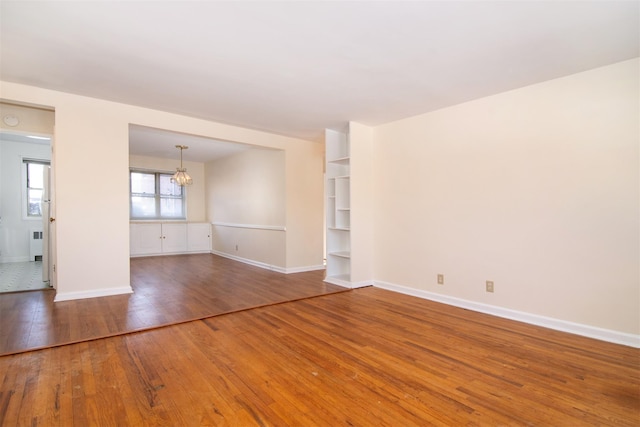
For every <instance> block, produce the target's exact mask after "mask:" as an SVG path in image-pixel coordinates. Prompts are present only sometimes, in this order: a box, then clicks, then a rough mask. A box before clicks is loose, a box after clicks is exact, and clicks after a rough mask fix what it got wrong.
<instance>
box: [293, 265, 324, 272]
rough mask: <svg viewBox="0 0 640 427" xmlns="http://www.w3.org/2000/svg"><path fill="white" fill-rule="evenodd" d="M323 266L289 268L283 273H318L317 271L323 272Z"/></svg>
mask: <svg viewBox="0 0 640 427" xmlns="http://www.w3.org/2000/svg"><path fill="white" fill-rule="evenodd" d="M324 268H325V267H324V265H323V264H319V265H308V266H306V267H291V268H286V269H285V273H286V274H291V273H304V272H305V271H318V270H324Z"/></svg>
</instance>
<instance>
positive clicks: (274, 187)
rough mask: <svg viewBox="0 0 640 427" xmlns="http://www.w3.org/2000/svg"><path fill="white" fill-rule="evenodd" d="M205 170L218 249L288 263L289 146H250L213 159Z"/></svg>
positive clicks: (257, 259)
mask: <svg viewBox="0 0 640 427" xmlns="http://www.w3.org/2000/svg"><path fill="white" fill-rule="evenodd" d="M205 173H206V182H207V185H206V188H207V191H206V200H207V217H208V220H209V222H212V223H214V226H213V250H214V251H215V252H216V253H220V254H225V255H230V256H232V257H238V258H242V259H243V260H247V261H251V262H255V263H259V264H263V265H266V266H276V267H280V268H281V269H285V268H286V239H285V237H286V234H285V233H286V231H285V224H286V185H285V184H286V175H285V152H284V151H282V150H267V149H249V150H247V151H242V152H240V153H237V154H234V155H231V156H227V157H224V158H222V159H218V160H216V161H213V162H209V163H207V164H206V165H205ZM221 223H224V224H227V225H221ZM269 227H273V228H274V229H268V228H269ZM265 228H267V229H265Z"/></svg>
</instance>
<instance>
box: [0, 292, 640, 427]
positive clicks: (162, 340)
mask: <svg viewBox="0 0 640 427" xmlns="http://www.w3.org/2000/svg"><path fill="white" fill-rule="evenodd" d="M0 424H1V425H6V426H27V425H28V426H41V425H44V426H72V425H76V426H92V425H101V426H124V425H136V426H145V425H149V426H177V425H180V426H204V425H219V426H225V425H226V426H254V425H259V426H287V425H291V426H339V425H345V426H372V425H376V426H378V425H380V426H425V425H441V426H457V425H475V426H498V425H500V426H520V425H528V426H530V425H535V426H588V425H599V426H614V425H615V426H638V425H640V350H638V349H633V348H630V347H624V346H621V345H616V344H609V343H605V342H601V341H596V340H592V339H588V338H583V337H579V336H574V335H570V334H566V333H562V332H557V331H552V330H547V329H544V328H541V327H536V326H532V325H527V324H523V323H518V322H514V321H510V320H506V319H500V318H496V317H492V316H489V315H485V314H481V313H475V312H471V311H467V310H463V309H459V308H455V307H450V306H446V305H443V304H438V303H434V302H431V301H426V300H421V299H418V298H414V297H410V296H406V295H401V294H396V293H393V292H390V291H386V290H382V289H377V288H362V289H357V290H353V291H349V292H342V293H334V294H330V295H325V296H321V297H317V298H311V299H305V300H298V301H295V302H290V303H285V304H279V305H272V306H266V307H262V308H257V309H253V310H247V311H241V312H237V313H233V314H228V315H223V316H218V317H212V318H208V319H205V320H198V321H193V322H188V323H183V324H180V325H176V326H169V327H165V328H160V329H154V330H149V331H145V332H138V333H132V334H127V335H122V336H117V337H111V338H105V339H100V340H94V341H88V342H83V343H79V344H73V345H67V346H62V347H56V348H51V349H46V350H40V351H34V352H30V353H24V354H18V355H12V356H5V357H1V358H0Z"/></svg>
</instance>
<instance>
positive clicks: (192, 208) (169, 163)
mask: <svg viewBox="0 0 640 427" xmlns="http://www.w3.org/2000/svg"><path fill="white" fill-rule="evenodd" d="M183 164H184V167H185V168H187V172H188V173H189V175H190V176H191V178H193V184H192V185H189V186H187V187H186V192H187V221H189V222H205V221H206V220H205V217H206V216H205V195H204V187H205V184H204V163H199V162H188V161H183ZM129 166H130V167H131V168H138V169H145V170H152V171H162V172H168V173H174V172H175V171H176V167H177V166H179V160H176V159H162V158H158V157H147V156H134V155H130V156H129Z"/></svg>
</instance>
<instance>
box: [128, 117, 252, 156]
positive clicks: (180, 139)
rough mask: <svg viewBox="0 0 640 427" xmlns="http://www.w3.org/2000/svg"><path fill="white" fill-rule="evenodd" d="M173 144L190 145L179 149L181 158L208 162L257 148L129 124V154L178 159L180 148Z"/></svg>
mask: <svg viewBox="0 0 640 427" xmlns="http://www.w3.org/2000/svg"><path fill="white" fill-rule="evenodd" d="M176 145H186V146H188V147H189V148H188V149H186V150H183V152H182V153H183V154H182V157H183V159H184V160H187V161H193V162H200V163H207V162H210V161H212V160H215V159H219V158H221V157H225V156H230V155H231V154H235V153H238V152H240V151H244V150H249V149H251V148H254V149H257V147H252V146H250V145H246V144H238V143H234V142H226V141H218V140H215V139H210V138H204V137H199V136H194V135H186V134H182V133H178V132H168V131H166V130H162V129H154V128H149V127H144V126H135V125H131V126H129V153H130V154H135V155H139V156H148V157H160V158H167V159H179V158H180V150H179V149H177V148H176Z"/></svg>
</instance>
